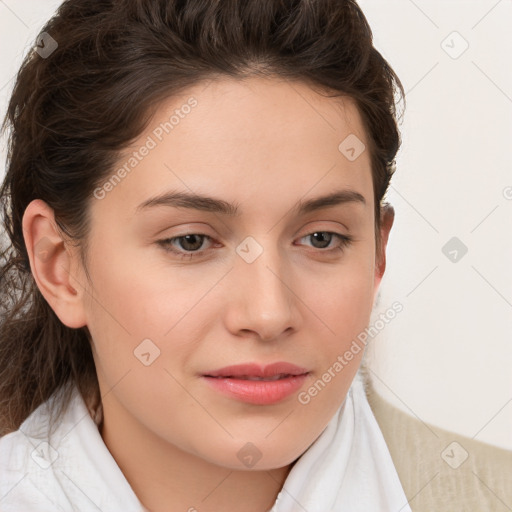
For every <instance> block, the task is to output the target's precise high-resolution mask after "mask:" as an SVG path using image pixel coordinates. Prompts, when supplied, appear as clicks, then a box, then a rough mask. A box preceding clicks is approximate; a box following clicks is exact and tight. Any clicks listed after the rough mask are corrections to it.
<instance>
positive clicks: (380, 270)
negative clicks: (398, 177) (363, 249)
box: [373, 203, 395, 301]
mask: <svg viewBox="0 0 512 512" xmlns="http://www.w3.org/2000/svg"><path fill="white" fill-rule="evenodd" d="M394 220H395V210H394V208H393V207H392V206H391V205H390V204H388V203H384V204H383V205H382V207H381V210H380V239H381V244H380V250H379V254H377V258H376V262H375V280H374V294H373V300H374V301H375V298H376V296H377V292H378V290H379V286H380V283H381V281H382V277H383V276H384V272H385V270H386V248H387V245H388V238H389V232H390V231H391V228H392V227H393V222H394Z"/></svg>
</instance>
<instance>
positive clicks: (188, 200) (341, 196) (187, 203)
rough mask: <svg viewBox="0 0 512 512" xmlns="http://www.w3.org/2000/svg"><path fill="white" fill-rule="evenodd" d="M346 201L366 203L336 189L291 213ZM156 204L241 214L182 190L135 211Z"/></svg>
mask: <svg viewBox="0 0 512 512" xmlns="http://www.w3.org/2000/svg"><path fill="white" fill-rule="evenodd" d="M346 203H360V204H363V205H366V200H365V198H364V196H363V195H361V194H360V193H359V192H356V191H355V190H348V189H347V190H336V191H334V192H331V193H330V194H327V195H324V196H320V197H315V198H312V199H307V200H299V201H298V202H297V203H296V205H295V206H294V208H293V209H292V213H294V214H296V215H304V214H306V213H310V212H313V211H316V210H320V209H323V208H329V207H333V206H337V205H340V204H346ZM157 206H167V207H174V208H189V209H192V210H201V211H205V212H211V213H220V214H223V215H227V216H230V217H236V216H239V215H240V214H241V212H240V209H239V204H238V203H229V202H228V201H224V200H223V199H217V198H215V197H208V196H204V195H201V194H196V193H193V192H182V191H171V192H167V193H164V194H161V195H159V196H156V197H152V198H150V199H147V200H146V201H144V202H143V203H141V204H140V205H139V206H137V208H136V211H141V210H147V209H149V208H154V207H157Z"/></svg>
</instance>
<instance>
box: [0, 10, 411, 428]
mask: <svg viewBox="0 0 512 512" xmlns="http://www.w3.org/2000/svg"><path fill="white" fill-rule="evenodd" d="M43 33H46V34H49V35H50V36H51V38H53V39H54V40H55V41H56V42H57V44H58V46H57V48H55V49H54V51H53V53H51V54H50V55H44V54H41V53H40V52H38V51H37V48H36V47H34V48H33V49H31V50H30V51H29V52H28V54H27V55H26V56H25V58H24V61H23V63H22V65H21V67H20V70H19V72H18V75H17V79H16V83H15V86H14V90H13V92H12V96H11V98H10V101H9V105H8V109H7V114H6V117H5V119H4V123H3V125H2V131H4V130H5V129H6V128H7V127H9V128H10V133H9V140H8V158H7V172H6V176H5V179H4V182H3V184H2V188H1V189H0V202H1V206H2V216H3V225H4V228H5V231H6V233H7V235H8V237H9V240H7V244H4V246H3V247H2V248H1V249H0V290H1V292H0V435H3V434H6V433H8V432H10V431H13V430H16V429H17V428H19V426H20V424H21V423H22V422H23V420H24V419H26V418H27V417H28V415H29V414H30V413H31V412H32V411H33V410H34V409H35V408H36V407H37V406H38V405H40V404H41V403H43V402H45V401H47V400H48V398H49V397H50V396H51V395H52V394H53V393H54V392H56V391H58V390H59V391H65V390H66V389H67V390H68V394H67V395H66V396H65V397H64V398H65V399H64V401H62V403H61V409H60V410H59V411H57V414H60V412H62V410H63V408H64V406H65V405H67V403H69V397H70V394H69V392H70V390H71V385H72V384H76V385H77V386H78V389H79V390H80V393H81V394H82V396H83V397H84V399H85V400H86V401H87V402H88V403H100V400H101V398H100V396H99V387H98V381H97V377H96V369H95V366H94V361H93V357H92V351H91V346H90V334H89V331H88V329H87V327H83V328H80V329H72V328H68V327H67V326H65V325H63V324H62V323H61V322H60V320H59V319H58V317H57V316H56V315H55V313H54V312H53V310H52V309H51V308H50V306H49V305H48V303H47V302H46V301H45V299H44V298H43V296H42V294H41V293H40V291H39V289H38V288H37V286H36V284H35V281H34V279H33V276H32V274H31V271H30V265H29V259H28V255H27V249H26V247H25V243H24V238H23V233H22V218H23V214H24V211H25V209H26V207H27V206H28V204H29V203H30V202H31V201H32V200H33V199H36V198H39V199H42V200H43V201H45V202H46V203H47V204H48V205H49V206H50V207H51V208H52V209H53V210H54V213H55V219H56V222H57V225H58V228H59V229H61V230H62V233H63V234H65V235H67V237H69V238H70V239H71V240H73V241H74V243H75V242H76V244H77V245H78V247H79V248H80V254H81V256H82V261H83V262H85V261H86V260H85V254H86V253H87V245H86V241H87V234H88V225H89V223H88V221H89V219H88V203H89V201H90V200H91V199H92V197H91V196H92V194H93V191H94V189H95V188H96V187H98V186H101V185H102V183H103V181H104V180H105V177H107V176H109V175H110V174H111V172H112V169H113V167H114V166H115V164H116V162H117V160H118V156H119V155H120V154H121V152H122V150H124V149H125V148H126V147H127V146H128V145H129V144H130V143H131V142H132V141H133V140H134V139H135V138H136V137H137V136H138V135H140V133H141V132H142V131H143V130H144V129H145V127H146V126H147V124H148V122H149V120H150V118H151V116H152V114H153V113H154V112H155V111H156V109H157V108H158V104H159V102H161V101H162V100H163V99H165V98H168V97H170V96H172V95H173V94H176V93H177V92H182V91H183V90H184V89H186V88H187V87H190V86H192V85H195V84H197V83H198V82H200V81H202V80H207V79H214V78H215V77H222V76H228V77H239V78H243V77H245V76H249V75H265V76H278V77H280V78H284V79H289V80H298V81H301V82H304V83H307V84H309V85H310V86H312V87H316V88H318V90H323V91H329V94H330V95H331V96H342V95H345V96H347V95H348V96H350V97H351V98H353V99H354V100H355V101H356V104H357V106H358V108H359V111H360V114H361V116H362V119H363V122H364V126H365V129H366V133H367V135H368V139H369V145H370V147H369V150H370V155H371V162H372V173H373V188H374V196H375V231H376V239H377V243H376V245H377V247H379V245H380V236H379V228H380V208H381V205H382V200H383V197H384V195H385V193H386V190H387V188H388V185H389V181H390V179H391V175H392V174H393V171H394V159H395V155H396V153H397V151H398V148H399V146H400V142H401V141H400V134H399V131H398V128H397V115H396V108H395V92H398V93H401V94H400V97H401V98H402V99H403V100H404V104H405V94H404V91H403V87H402V84H401V83H400V80H399V79H398V77H397V76H396V74H395V73H394V71H393V70H392V69H391V67H390V66H389V64H388V63H387V61H386V60H385V59H384V58H383V57H382V55H381V54H380V53H379V52H378V51H377V50H376V49H375V48H374V47H373V36H372V32H371V29H370V27H369V25H368V22H367V20H366V18H365V16H364V15H363V13H362V12H361V10H360V8H359V7H358V5H357V3H356V2H355V1H353V0H244V1H241V0H66V1H65V2H63V3H62V5H61V6H60V7H59V9H58V10H57V12H56V13H55V15H54V16H53V17H52V18H51V19H50V20H49V21H48V22H47V23H46V24H45V26H44V27H43V29H42V31H41V34H43ZM44 37H46V38H47V39H46V41H48V40H49V39H48V36H46V35H45V36H44ZM38 40H39V39H38ZM46 48H49V46H46Z"/></svg>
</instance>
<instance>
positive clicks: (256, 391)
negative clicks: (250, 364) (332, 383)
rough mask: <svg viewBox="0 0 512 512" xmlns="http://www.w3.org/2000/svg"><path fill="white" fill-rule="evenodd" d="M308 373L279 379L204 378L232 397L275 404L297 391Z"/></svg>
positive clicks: (257, 402) (254, 402)
mask: <svg viewBox="0 0 512 512" xmlns="http://www.w3.org/2000/svg"><path fill="white" fill-rule="evenodd" d="M307 376H308V374H307V373H306V374H303V375H294V376H290V377H285V378H283V379H279V380H246V379H235V378H230V377H226V378H217V377H207V376H203V378H204V379H205V380H206V381H207V382H208V384H209V385H210V386H212V387H213V388H214V389H216V390H217V391H220V392H221V393H224V394H226V395H228V396H231V397H232V398H236V399H238V400H241V401H242V402H247V403H250V404H256V405H269V404H275V403H277V402H280V401H281V400H284V399H285V398H286V397H288V396H290V395H292V394H293V393H296V392H297V391H298V390H299V389H300V388H301V387H302V385H303V384H304V382H305V380H306V378H307Z"/></svg>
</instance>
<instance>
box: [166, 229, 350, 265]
mask: <svg viewBox="0 0 512 512" xmlns="http://www.w3.org/2000/svg"><path fill="white" fill-rule="evenodd" d="M315 233H328V234H330V235H334V237H337V238H338V239H339V241H340V245H339V246H337V247H333V248H331V249H317V251H319V252H321V253H328V254H331V253H333V252H336V251H341V252H343V251H344V250H345V249H346V248H347V247H348V246H349V245H350V244H351V243H352V242H353V238H352V237H351V236H349V235H341V234H339V233H334V232H332V231H313V232H312V233H309V234H307V235H304V236H302V237H300V239H302V238H307V237H310V236H312V235H314V234H315ZM186 236H199V237H203V239H209V240H213V239H212V237H210V236H208V235H204V234H201V233H186V234H184V235H180V236H174V237H172V238H166V239H164V240H158V241H157V243H158V244H159V245H160V246H162V248H163V249H164V250H165V251H166V252H169V253H173V254H175V255H176V256H177V257H178V258H180V259H184V258H188V259H189V260H191V259H193V258H199V257H201V256H203V255H204V253H205V252H206V251H202V252H200V251H191V252H182V251H177V250H176V249H173V248H172V242H173V241H174V240H180V239H182V238H185V237H186Z"/></svg>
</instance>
